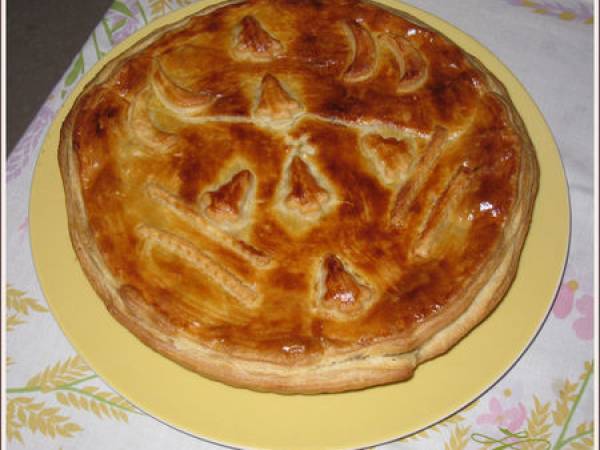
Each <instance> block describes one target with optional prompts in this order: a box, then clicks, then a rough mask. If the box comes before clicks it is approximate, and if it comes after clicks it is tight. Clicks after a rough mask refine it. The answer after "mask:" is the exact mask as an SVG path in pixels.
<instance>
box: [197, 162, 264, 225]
mask: <svg viewBox="0 0 600 450" xmlns="http://www.w3.org/2000/svg"><path fill="white" fill-rule="evenodd" d="M252 179H253V175H252V173H251V172H250V171H249V170H242V171H241V172H238V173H237V174H235V175H234V176H233V177H232V178H231V179H230V180H229V181H228V182H227V183H225V184H223V185H222V186H221V187H220V188H218V189H217V190H215V191H210V192H206V193H205V194H203V195H202V197H201V198H200V207H201V208H202V209H203V210H204V213H205V214H206V215H207V216H208V217H209V218H211V219H212V220H214V221H215V222H229V223H233V222H237V221H238V220H239V219H240V218H241V216H242V212H243V210H244V205H245V203H246V201H247V198H248V193H249V191H250V187H251V185H252Z"/></svg>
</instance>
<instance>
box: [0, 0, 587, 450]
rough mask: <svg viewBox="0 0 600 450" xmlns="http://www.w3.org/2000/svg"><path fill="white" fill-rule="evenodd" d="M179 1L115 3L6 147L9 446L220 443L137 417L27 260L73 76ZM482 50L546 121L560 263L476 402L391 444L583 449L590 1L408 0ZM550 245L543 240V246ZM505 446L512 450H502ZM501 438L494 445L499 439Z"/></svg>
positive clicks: (212, 446)
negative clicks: (555, 278) (53, 135)
mask: <svg viewBox="0 0 600 450" xmlns="http://www.w3.org/2000/svg"><path fill="white" fill-rule="evenodd" d="M188 3H191V2H190V1H189V0H139V1H138V0H122V1H115V2H114V3H113V4H112V6H111V8H110V9H109V10H108V11H107V12H106V14H105V15H104V17H103V19H102V21H101V22H100V23H99V24H98V25H97V27H96V28H95V29H94V30H93V32H92V34H91V36H90V37H89V39H88V40H87V41H86V42H82V43H81V44H82V47H81V50H80V51H79V53H77V54H76V55H74V59H73V62H72V64H71V66H70V67H69V69H68V70H67V72H66V73H65V74H64V76H63V77H62V79H61V80H60V81H59V83H58V84H57V85H56V86H55V88H54V89H53V90H52V91H51V93H50V95H49V98H48V100H47V101H46V102H45V103H44V104H43V105H42V107H41V109H40V110H39V112H38V113H37V114H36V116H35V118H34V119H33V121H32V122H31V124H30V125H29V127H28V128H27V130H26V132H25V134H24V135H23V136H22V138H21V139H20V140H19V142H18V144H17V145H16V146H15V148H14V150H13V151H12V152H11V154H10V156H9V159H8V161H7V166H6V179H7V211H9V214H8V217H7V269H6V270H7V284H8V286H7V292H6V307H7V308H6V329H7V356H6V358H7V360H6V364H7V368H6V371H7V378H6V386H7V391H6V406H7V415H6V419H7V437H8V447H9V448H11V449H18V448H62V449H80V448H85V449H96V448H97V449H104V448H107V447H110V448H123V449H130V448H144V449H155V448H156V449H163V448H180V449H200V448H206V449H218V448H221V447H219V446H218V445H216V444H212V443H209V442H207V441H204V440H201V439H197V438H195V437H193V436H189V435H187V434H184V433H181V432H179V431H177V430H175V429H172V428H170V427H169V426H167V425H165V424H163V423H162V422H159V421H157V420H156V419H154V418H152V417H149V416H147V415H144V414H142V413H140V412H139V411H137V410H136V409H135V408H134V407H132V406H131V405H129V404H128V403H127V402H126V401H125V400H124V399H123V398H122V397H121V396H119V395H118V394H117V393H114V392H112V391H111V390H110V389H109V388H108V387H107V386H106V385H105V384H104V383H103V382H102V380H101V379H99V378H98V377H97V376H96V375H95V374H94V372H93V371H92V370H91V369H90V368H89V367H88V366H87V365H86V364H85V362H84V361H83V360H82V359H81V357H80V356H78V355H77V353H76V351H75V350H74V349H73V347H72V346H71V345H70V344H69V342H68V341H67V340H66V338H65V337H64V335H63V334H62V332H61V331H60V329H59V327H58V325H57V324H56V322H55V321H54V319H53V317H52V315H51V314H50V313H49V311H48V308H47V303H46V300H45V298H44V296H43V294H42V291H41V288H40V285H39V283H38V281H37V277H36V273H35V270H34V267H33V263H32V259H31V248H30V241H29V235H28V227H29V220H28V218H29V211H28V199H29V195H30V190H31V182H32V176H33V172H34V166H35V162H36V160H37V157H38V154H39V150H40V146H41V144H42V141H43V138H44V135H45V133H46V132H47V130H48V128H49V126H50V124H51V122H52V119H53V117H54V116H55V114H56V112H57V110H58V109H59V108H60V106H61V105H62V103H63V101H64V99H65V98H66V97H67V96H68V95H69V93H70V92H71V90H72V89H73V88H74V86H75V85H76V84H77V81H78V80H79V79H80V78H81V76H82V75H83V74H84V73H85V72H86V71H87V70H89V69H90V68H91V67H92V66H93V65H94V64H95V62H96V61H97V60H98V59H99V58H101V57H102V55H103V54H105V53H106V52H107V51H108V50H109V49H110V48H112V47H113V46H114V45H116V44H117V43H118V42H120V41H121V40H123V39H124V38H125V37H127V36H128V35H130V34H131V33H133V32H134V31H136V30H138V29H140V28H142V27H143V26H144V25H145V24H147V23H149V22H151V21H152V20H154V19H155V18H157V17H159V16H162V15H164V14H166V13H168V12H170V11H172V10H175V9H178V8H180V7H181V6H183V5H185V4H188ZM406 3H409V4H411V5H413V6H416V7H418V8H421V9H423V10H425V11H428V12H430V13H432V14H434V15H437V16H439V17H441V18H443V19H445V20H446V21H448V22H450V23H451V24H453V25H454V26H456V27H458V28H460V29H461V30H463V31H465V32H466V33H467V34H469V35H471V36H473V37H474V38H475V39H476V40H478V41H479V42H481V43H482V44H483V45H484V46H486V47H487V48H488V49H490V50H491V51H492V52H493V53H495V54H496V56H497V57H498V58H499V59H500V60H501V61H502V62H503V63H504V64H505V65H506V66H507V67H508V68H509V69H510V70H511V71H512V72H513V73H514V74H515V75H516V77H517V78H518V79H519V80H520V81H521V82H522V83H523V85H524V86H525V88H526V89H527V90H528V92H529V93H530V95H531V96H532V97H533V99H534V101H535V102H536V103H537V105H538V106H539V108H540V110H541V112H542V114H543V115H544V117H545V118H546V120H547V122H548V125H549V127H550V129H551V130H552V132H553V134H554V136H555V139H556V142H557V144H558V147H559V150H560V154H561V158H562V160H563V164H564V167H565V172H566V175H567V179H568V183H569V188H570V201H571V208H572V236H571V244H570V251H569V259H568V263H567V267H566V271H565V276H564V279H563V281H562V283H561V286H560V289H559V292H558V295H557V298H556V301H555V304H554V307H553V310H552V312H551V313H550V316H549V318H548V320H547V321H546V323H545V325H544V327H543V328H542V330H541V332H540V333H539V335H538V337H537V338H536V340H535V341H534V343H533V345H532V346H531V347H530V348H529V349H528V351H527V352H526V353H525V355H524V356H523V357H522V358H521V359H520V361H519V362H518V363H517V364H516V366H514V367H513V368H512V369H511V371H510V372H509V373H508V374H507V375H506V376H505V377H504V378H503V379H502V380H500V382H499V383H498V384H497V385H495V386H494V387H493V388H492V389H491V390H489V391H488V392H487V393H486V394H485V395H484V396H483V397H482V398H480V399H478V400H477V401H476V402H474V403H473V404H471V405H470V406H469V407H468V408H467V409H466V410H463V411H461V412H458V413H457V414H455V415H454V416H452V417H450V418H448V419H447V420H445V421H444V422H442V423H440V424H437V425H435V426H433V427H430V428H429V429H427V430H424V431H421V432H419V433H417V434H415V435H412V436H410V437H408V438H404V439H401V440H397V441H394V442H391V443H387V444H384V445H380V446H378V447H377V448H390V449H411V450H412V449H417V450H419V449H442V448H443V449H450V450H454V449H467V450H469V449H488V448H489V449H491V448H513V449H554V450H558V449H561V448H564V449H587V448H589V449H592V448H594V447H593V438H594V435H595V432H594V425H593V417H594V416H593V407H594V398H595V395H594V390H595V384H594V382H593V380H594V379H597V377H594V370H595V369H594V361H593V359H594V348H593V342H594V317H595V316H594V304H595V300H596V299H595V298H594V293H595V292H596V291H595V290H594V286H593V273H594V267H593V256H594V255H593V246H592V245H590V242H592V241H593V205H594V191H593V175H594V174H593V167H594V151H593V130H594V129H593V124H594V108H593V93H594V92H593V79H594V78H593V76H594V72H593V51H594V45H593V21H594V18H593V2H592V0H485V1H484V0H452V1H450V0H447V1H444V2H439V1H437V0H409V1H407V2H406ZM549 245H551V243H549ZM509 443H510V446H508V445H509ZM502 445H504V447H502Z"/></svg>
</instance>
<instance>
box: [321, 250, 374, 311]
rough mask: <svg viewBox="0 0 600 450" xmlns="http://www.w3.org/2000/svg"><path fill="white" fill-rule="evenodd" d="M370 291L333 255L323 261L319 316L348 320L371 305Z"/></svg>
mask: <svg viewBox="0 0 600 450" xmlns="http://www.w3.org/2000/svg"><path fill="white" fill-rule="evenodd" d="M371 300H372V291H371V289H369V288H368V287H367V286H365V285H363V284H362V283H360V282H359V281H358V280H357V279H356V277H355V276H354V275H352V274H351V273H350V272H348V271H347V270H346V268H345V267H344V264H343V263H342V261H340V259H338V258H337V257H336V256H335V255H327V256H326V257H325V259H324V261H323V281H322V289H321V297H320V299H319V305H318V306H317V308H318V310H320V313H321V314H320V315H322V316H328V317H329V318H333V319H350V318H353V317H356V316H357V315H358V314H360V313H361V312H363V311H365V310H366V309H367V308H368V307H369V306H370V305H371V303H372V301H371Z"/></svg>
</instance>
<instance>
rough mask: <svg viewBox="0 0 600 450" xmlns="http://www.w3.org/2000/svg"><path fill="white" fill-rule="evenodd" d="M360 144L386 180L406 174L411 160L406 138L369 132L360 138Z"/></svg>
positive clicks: (393, 179) (392, 179) (394, 179)
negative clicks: (387, 136)
mask: <svg viewBox="0 0 600 450" xmlns="http://www.w3.org/2000/svg"><path fill="white" fill-rule="evenodd" d="M361 144H362V148H363V151H364V152H365V154H366V156H367V157H369V158H373V160H374V161H375V165H376V166H377V167H378V168H379V169H381V172H382V175H383V178H384V180H385V181H386V182H388V183H389V182H393V181H397V180H400V179H402V178H403V175H406V174H407V172H408V169H409V168H410V165H411V163H412V160H413V157H412V154H411V144H410V142H409V141H408V140H407V139H396V138H393V137H389V138H386V137H383V136H381V135H379V134H375V133H370V134H367V135H366V136H364V137H363V138H362V140H361Z"/></svg>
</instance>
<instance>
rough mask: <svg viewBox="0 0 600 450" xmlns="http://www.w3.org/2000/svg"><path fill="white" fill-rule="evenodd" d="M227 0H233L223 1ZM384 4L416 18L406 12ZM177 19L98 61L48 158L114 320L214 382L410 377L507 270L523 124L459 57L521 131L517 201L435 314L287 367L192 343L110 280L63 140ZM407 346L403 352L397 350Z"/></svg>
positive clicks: (313, 389) (473, 314)
mask: <svg viewBox="0 0 600 450" xmlns="http://www.w3.org/2000/svg"><path fill="white" fill-rule="evenodd" d="M230 3H233V2H229V3H225V4H230ZM225 4H223V5H225ZM223 5H219V7H220V6H223ZM215 8H217V7H211V8H209V9H207V10H204V11H202V12H201V13H200V14H208V13H210V12H211V11H213V10H214V9H215ZM393 12H394V14H397V15H400V16H402V17H405V18H407V19H409V20H410V21H412V22H416V23H418V24H420V25H421V26H425V25H424V24H422V23H421V22H420V21H418V20H416V19H414V18H412V17H411V16H408V15H406V14H404V13H399V12H398V11H393ZM185 23H186V22H183V23H179V24H176V25H175V26H167V27H163V28H161V29H159V30H157V31H156V32H154V33H152V34H151V35H150V36H148V37H147V38H145V39H143V40H142V41H141V42H140V43H138V44H136V45H134V46H133V47H132V48H130V49H129V50H127V51H126V52H124V53H123V54H121V55H120V56H119V57H117V58H116V59H115V60H113V61H111V62H110V63H108V64H107V65H106V67H104V68H103V69H102V70H101V71H100V73H99V74H98V76H97V77H96V78H95V79H94V80H93V81H92V82H90V83H89V84H88V85H87V86H86V87H85V89H84V90H83V92H82V94H80V96H79V98H78V100H77V101H76V102H75V106H74V108H73V109H72V110H71V111H70V113H69V114H68V116H67V118H66V119H65V121H64V123H63V126H62V128H61V139H60V145H59V151H58V160H59V165H60V172H61V175H62V178H63V182H64V188H65V197H66V208H67V215H68V222H69V233H70V237H71V241H72V244H73V248H74V250H75V253H76V255H77V257H78V259H79V261H80V263H81V266H82V268H83V271H84V273H85V274H86V276H87V277H88V279H89V280H90V282H91V284H92V286H93V288H94V289H95V291H96V292H97V293H98V295H99V297H100V298H101V299H102V300H103V302H104V303H105V305H106V307H107V309H108V310H109V312H110V313H111V314H112V315H113V316H114V317H115V319H117V320H118V321H119V322H120V323H121V324H122V325H123V326H125V327H126V328H128V329H129V330H130V331H131V332H132V333H134V334H135V335H136V336H137V337H138V338H139V339H140V340H141V341H143V342H144V343H145V344H146V345H148V346H150V347H151V348H153V349H155V350H157V351H158V352H159V353H161V354H163V355H166V356H168V357H169V358H171V359H173V360H174V361H176V362H178V363H180V364H181V365H183V366H185V367H187V368H189V369H191V370H194V371H196V372H198V373H201V374H203V375H205V376H207V377H210V378H213V379H215V380H219V381H223V382H225V383H228V384H231V385H234V386H241V387H248V388H252V389H256V390H262V391H274V392H281V393H322V392H340V391H347V390H351V389H359V388H363V387H367V386H372V385H379V384H384V383H391V382H396V381H401V380H406V379H408V378H410V377H411V376H412V375H413V373H414V370H415V368H416V367H417V365H418V364H420V363H421V362H423V361H426V360H429V359H431V358H434V357H436V356H438V355H440V354H443V353H445V352H446V351H448V350H449V349H450V348H452V347H453V346H454V345H455V344H456V343H457V342H458V341H459V340H461V339H462V338H463V337H464V336H465V335H466V334H467V333H469V332H470V330H472V329H473V328H474V327H475V326H476V325H477V324H478V323H479V322H481V321H482V320H483V319H484V318H485V317H487V316H488V315H489V314H490V312H491V311H492V310H493V309H494V308H495V306H496V305H497V304H498V302H499V301H500V300H501V299H502V298H503V296H504V295H505V293H506V292H507V290H508V289H509V287H510V285H511V283H512V281H513V279H514V276H515V274H516V271H517V267H518V262H519V256H520V252H521V249H522V247H523V245H524V242H525V238H526V235H527V231H528V228H529V223H530V220H531V215H532V209H533V205H534V201H533V199H534V198H535V196H536V193H537V188H538V178H539V175H538V173H539V169H538V164H537V160H536V157H535V151H534V149H533V146H532V144H531V141H530V139H529V136H528V134H527V131H526V129H525V125H524V124H523V122H522V120H521V118H520V117H519V114H518V113H517V111H516V109H515V108H514V105H513V104H512V102H511V101H510V98H509V95H508V93H507V91H506V89H505V87H504V86H503V85H502V83H501V82H500V81H499V80H497V79H496V78H495V77H494V76H493V75H492V74H491V73H490V72H489V71H488V70H487V69H486V68H485V67H484V66H483V65H482V64H481V63H480V62H479V61H478V60H477V59H476V58H474V57H472V56H469V60H470V61H471V63H472V64H473V65H474V66H475V67H477V68H478V69H479V70H480V71H481V73H483V74H485V76H486V78H487V81H488V84H489V86H490V87H491V89H492V91H494V92H495V93H496V94H497V95H498V96H499V98H501V99H502V101H503V104H504V105H505V108H506V110H507V111H508V112H509V115H510V117H511V120H512V123H513V124H514V125H515V127H516V128H517V130H518V134H519V136H520V138H521V144H522V151H521V167H520V171H519V174H520V175H519V181H518V194H517V199H516V202H515V206H514V211H513V214H512V216H511V218H510V221H509V222H507V223H506V226H505V230H504V234H503V239H502V240H501V242H500V243H499V244H498V246H497V248H496V249H495V251H494V252H493V255H492V257H490V258H489V259H488V261H487V263H486V264H485V266H484V267H483V268H482V269H481V270H480V272H479V274H478V276H477V277H475V278H474V279H473V280H472V281H471V283H470V284H469V286H468V287H467V288H466V289H465V291H464V292H463V293H462V295H461V297H460V298H457V299H456V301H455V302H453V303H452V306H451V307H450V308H448V309H447V311H446V313H445V314H444V315H439V316H437V317H436V318H435V319H434V320H431V321H429V322H427V323H425V324H423V326H421V327H419V328H418V329H417V331H416V333H415V334H414V335H413V336H411V337H410V339H407V340H403V341H402V340H400V341H399V340H397V339H396V340H393V339H392V340H388V341H381V342H379V343H377V344H374V345H372V346H370V347H365V348H358V349H356V348H354V349H352V350H350V351H346V352H336V351H332V352H330V354H328V353H325V354H324V355H323V356H322V357H321V358H319V360H318V361H312V360H309V361H307V362H306V363H303V364H297V365H291V366H290V365H289V364H285V363H278V362H272V361H271V362H264V361H261V359H260V356H261V355H260V354H251V353H249V354H246V355H235V356H233V355H228V354H223V353H221V352H219V351H215V350H213V349H211V348H209V347H208V346H202V345H199V344H198V342H197V341H194V340H192V339H190V337H189V336H187V335H186V334H184V333H183V332H182V331H181V330H177V329H174V328H173V326H172V325H170V324H168V323H166V322H165V321H164V319H163V318H161V317H160V316H158V315H157V314H156V313H155V312H154V311H152V310H150V309H148V308H147V307H146V306H145V303H144V302H143V301H140V300H139V299H137V298H136V295H137V294H136V292H135V291H134V290H130V289H128V287H127V286H120V285H119V283H118V281H117V280H116V279H115V278H114V276H113V275H112V274H111V273H110V271H109V270H108V269H107V267H106V266H105V265H104V263H103V261H102V257H101V255H100V252H99V250H98V248H97V245H96V242H95V240H94V237H93V234H92V232H91V229H90V224H89V223H88V220H87V215H86V211H85V205H84V202H83V199H82V194H81V182H80V179H79V170H78V163H77V158H76V156H75V154H74V150H73V148H72V135H73V128H74V120H75V117H76V116H77V114H78V111H79V109H80V108H81V105H82V101H81V99H82V98H83V97H84V96H85V95H86V94H87V93H88V92H90V90H91V89H92V88H93V87H94V86H97V85H100V84H102V83H103V82H104V81H106V80H107V79H108V78H109V77H110V76H111V75H112V74H113V73H114V72H115V71H116V70H117V69H118V67H120V66H121V64H122V63H123V62H124V61H127V60H128V59H129V58H131V57H132V56H133V55H135V54H136V53H137V52H138V51H140V50H141V49H142V48H144V47H146V46H148V45H150V44H151V43H152V42H154V41H155V40H157V39H159V38H160V37H161V36H162V34H163V33H164V32H166V31H167V30H174V29H179V28H183V27H184V26H185ZM425 27H426V26H425ZM407 348H412V350H410V351H406V349H407Z"/></svg>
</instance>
